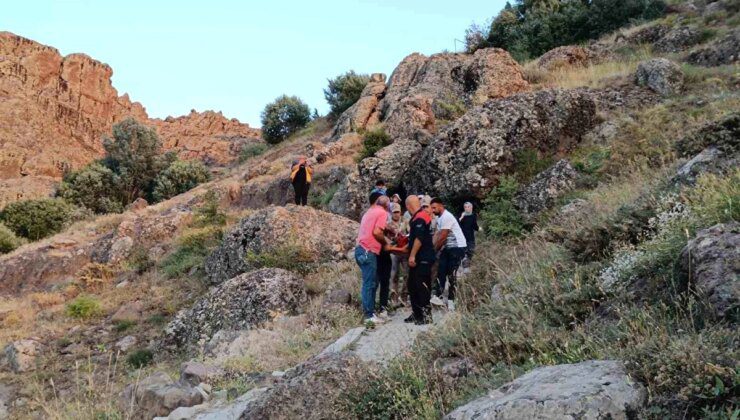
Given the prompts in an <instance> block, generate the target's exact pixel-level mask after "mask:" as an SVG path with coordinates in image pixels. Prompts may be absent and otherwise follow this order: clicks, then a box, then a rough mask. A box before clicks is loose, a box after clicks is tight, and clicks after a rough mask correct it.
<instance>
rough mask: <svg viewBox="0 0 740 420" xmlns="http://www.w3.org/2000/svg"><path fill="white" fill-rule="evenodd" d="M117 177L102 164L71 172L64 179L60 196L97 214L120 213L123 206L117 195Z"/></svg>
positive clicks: (98, 163)
mask: <svg viewBox="0 0 740 420" xmlns="http://www.w3.org/2000/svg"><path fill="white" fill-rule="evenodd" d="M116 188H117V187H116V175H115V174H114V173H113V171H112V170H110V168H107V167H105V166H103V165H102V164H101V163H100V162H93V163H91V164H90V165H88V166H86V167H84V168H82V169H80V170H79V171H75V172H71V173H69V174H67V175H65V177H64V181H63V182H62V185H61V186H60V187H59V193H58V195H59V196H60V197H62V198H63V199H65V200H67V201H68V202H70V203H73V204H75V205H78V206H81V207H86V208H88V209H90V210H92V211H94V212H96V213H120V212H121V211H123V205H122V204H121V202H120V201H119V200H118V198H119V197H118V195H119V194H116Z"/></svg>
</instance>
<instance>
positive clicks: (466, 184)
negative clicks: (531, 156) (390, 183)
mask: <svg viewBox="0 0 740 420" xmlns="http://www.w3.org/2000/svg"><path fill="white" fill-rule="evenodd" d="M595 124H596V105H595V103H594V100H593V99H592V96H591V95H590V94H589V92H587V91H584V90H571V91H563V90H547V91H540V92H534V93H527V94H519V95H515V96H512V97H509V98H506V99H500V100H494V101H489V102H487V103H486V104H485V105H483V106H481V107H477V108H475V109H473V110H471V111H469V112H468V113H467V114H465V115H464V116H463V117H461V118H460V119H459V120H457V121H455V122H454V123H453V124H451V125H450V126H449V127H448V128H446V129H445V130H444V131H443V132H442V133H440V135H439V136H437V138H435V140H434V142H432V144H431V145H430V146H429V147H427V148H425V149H424V152H423V153H422V154H421V156H420V157H419V158H412V159H414V162H416V164H415V165H414V166H413V168H412V170H410V171H408V172H406V173H405V174H404V176H403V180H404V185H405V186H406V188H407V190H408V191H411V192H425V193H428V194H432V195H438V196H444V197H449V198H469V197H477V198H483V197H485V196H486V194H487V193H488V192H489V191H490V190H491V188H493V187H494V186H495V185H496V181H497V179H498V177H499V176H500V175H503V174H506V173H507V172H508V171H509V170H511V168H512V167H513V166H514V164H515V154H516V152H518V151H521V150H525V149H535V150H536V151H537V152H538V154H540V155H545V156H553V155H557V154H559V153H563V152H566V151H568V150H569V149H571V148H572V147H573V146H574V145H576V144H577V143H578V142H580V140H581V138H582V136H583V135H584V134H585V133H587V132H588V131H589V130H590V129H591V128H592V127H593V126H594V125H595ZM407 159H408V158H407Z"/></svg>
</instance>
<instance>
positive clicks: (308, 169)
mask: <svg viewBox="0 0 740 420" xmlns="http://www.w3.org/2000/svg"><path fill="white" fill-rule="evenodd" d="M300 169H301V165H299V164H297V163H296V164H295V165H293V168H292V169H291V171H290V180H291V181H293V179H295V176H296V174H297V173H298V171H299V170H300ZM312 173H313V168H312V167H310V166H308V165H306V183H307V184H310V183H311V174H312Z"/></svg>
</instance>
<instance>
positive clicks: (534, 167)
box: [513, 149, 554, 183]
mask: <svg viewBox="0 0 740 420" xmlns="http://www.w3.org/2000/svg"><path fill="white" fill-rule="evenodd" d="M553 163H554V162H553V159H552V157H550V156H545V157H542V158H541V157H540V156H539V153H537V150H536V149H522V150H519V151H517V152H515V153H514V171H513V172H514V174H515V176H516V179H517V181H519V182H520V183H527V182H529V181H531V180H532V178H534V177H535V176H537V174H539V173H540V172H542V171H544V170H545V169H547V168H549V167H550V166H552V164H553Z"/></svg>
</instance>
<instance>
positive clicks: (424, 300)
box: [408, 262, 432, 321]
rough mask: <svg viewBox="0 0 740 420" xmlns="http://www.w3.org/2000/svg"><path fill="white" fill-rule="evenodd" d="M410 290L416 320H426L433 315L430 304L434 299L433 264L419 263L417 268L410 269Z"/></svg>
mask: <svg viewBox="0 0 740 420" xmlns="http://www.w3.org/2000/svg"><path fill="white" fill-rule="evenodd" d="M408 289H409V300H410V301H411V310H412V311H413V312H414V319H416V320H417V321H422V320H424V319H426V317H427V316H430V315H431V314H432V307H431V305H430V303H429V299H430V298H431V297H432V264H429V263H422V262H419V263H417V265H416V267H409V278H408Z"/></svg>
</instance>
